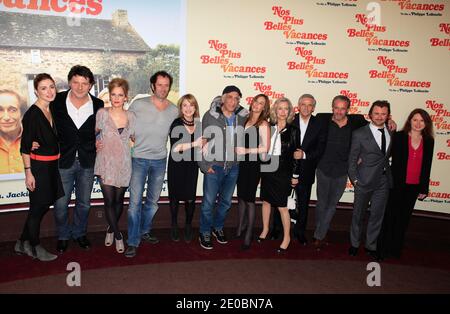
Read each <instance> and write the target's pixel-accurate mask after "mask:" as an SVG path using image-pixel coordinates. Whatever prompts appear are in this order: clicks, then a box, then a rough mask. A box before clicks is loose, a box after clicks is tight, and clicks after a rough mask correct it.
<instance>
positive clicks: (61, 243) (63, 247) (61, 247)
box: [56, 240, 69, 253]
mask: <svg viewBox="0 0 450 314" xmlns="http://www.w3.org/2000/svg"><path fill="white" fill-rule="evenodd" d="M68 246H69V240H58V243H57V244H56V251H58V253H64V252H65V251H67V247H68Z"/></svg>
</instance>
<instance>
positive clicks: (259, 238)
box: [256, 237, 266, 243]
mask: <svg viewBox="0 0 450 314" xmlns="http://www.w3.org/2000/svg"><path fill="white" fill-rule="evenodd" d="M265 240H266V238H261V237H258V239H257V240H256V241H258V243H261V242H263V241H265Z"/></svg>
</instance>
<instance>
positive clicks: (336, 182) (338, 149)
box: [313, 95, 368, 250]
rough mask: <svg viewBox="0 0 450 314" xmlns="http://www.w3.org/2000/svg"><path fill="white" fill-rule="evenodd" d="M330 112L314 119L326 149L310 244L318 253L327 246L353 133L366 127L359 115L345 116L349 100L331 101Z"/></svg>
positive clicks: (344, 182) (319, 173)
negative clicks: (320, 126)
mask: <svg viewBox="0 0 450 314" xmlns="http://www.w3.org/2000/svg"><path fill="white" fill-rule="evenodd" d="M331 109H332V113H319V114H317V115H316V119H317V120H319V123H320V124H321V125H323V132H324V134H325V148H324V152H323V154H322V156H321V158H320V160H319V163H318V165H317V172H316V174H317V184H316V189H317V204H316V210H315V221H316V226H315V230H314V243H313V244H314V246H315V248H316V249H318V250H320V249H322V248H323V246H324V245H325V244H326V243H327V240H326V236H327V233H328V229H329V228H330V224H331V220H332V219H333V217H334V214H335V212H336V206H337V204H338V203H339V200H340V199H341V197H342V194H344V191H345V188H346V185H347V172H348V155H349V152H350V145H351V139H352V132H353V131H355V130H357V129H359V128H360V127H362V126H364V125H366V124H367V123H368V122H367V121H366V119H365V118H364V116H363V115H361V114H351V115H349V114H348V110H349V109H350V99H349V98H348V97H347V96H344V95H337V96H336V97H334V98H333V100H332V102H331Z"/></svg>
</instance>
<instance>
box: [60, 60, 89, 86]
mask: <svg viewBox="0 0 450 314" xmlns="http://www.w3.org/2000/svg"><path fill="white" fill-rule="evenodd" d="M75 75H78V76H82V77H84V78H86V79H88V80H89V83H91V84H92V85H94V84H95V79H94V74H92V71H91V70H90V69H89V68H88V67H85V66H84V65H78V64H77V65H74V66H73V67H72V68H71V69H70V71H69V74H68V75H67V81H68V82H70V80H71V79H72V77H74V76H75Z"/></svg>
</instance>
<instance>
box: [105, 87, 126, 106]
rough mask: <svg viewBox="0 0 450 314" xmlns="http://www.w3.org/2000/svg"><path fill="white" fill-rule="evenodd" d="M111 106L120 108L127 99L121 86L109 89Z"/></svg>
mask: <svg viewBox="0 0 450 314" xmlns="http://www.w3.org/2000/svg"><path fill="white" fill-rule="evenodd" d="M109 98H110V101H111V106H112V107H113V108H118V107H119V108H121V107H123V105H124V104H125V102H126V101H127V95H126V94H125V91H124V90H123V88H122V87H120V86H116V87H114V88H113V89H112V90H111V94H110V97H109Z"/></svg>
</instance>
